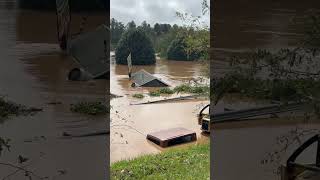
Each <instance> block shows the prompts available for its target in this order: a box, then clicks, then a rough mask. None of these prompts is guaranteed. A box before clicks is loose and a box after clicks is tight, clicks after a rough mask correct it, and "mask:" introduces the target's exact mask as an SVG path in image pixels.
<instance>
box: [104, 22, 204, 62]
mask: <svg viewBox="0 0 320 180" xmlns="http://www.w3.org/2000/svg"><path fill="white" fill-rule="evenodd" d="M132 30H138V31H141V32H143V33H144V34H145V35H146V36H147V37H148V39H149V40H150V41H151V43H152V46H153V48H154V50H155V52H156V53H158V55H159V56H160V57H162V58H168V59H171V60H195V59H200V58H201V57H204V56H202V54H203V52H200V51H198V52H195V51H194V52H190V53H188V52H187V49H188V48H187V47H186V46H187V44H188V43H187V42H186V41H187V36H189V34H188V33H186V32H192V33H193V34H196V33H199V31H203V32H204V33H206V34H207V35H208V39H209V31H207V30H197V29H193V30H192V31H190V29H189V28H188V27H185V26H179V25H177V24H173V25H171V24H166V23H163V24H162V23H155V24H154V25H151V24H150V23H148V22H147V21H143V22H142V23H141V24H140V25H137V24H136V22H134V21H130V22H128V23H127V24H124V23H123V22H120V21H118V20H116V19H115V18H112V19H111V20H110V33H111V39H110V41H111V49H112V50H115V49H116V47H117V46H118V43H119V42H120V40H121V38H122V36H123V35H124V34H125V32H127V31H132ZM137 41H138V40H137Z"/></svg>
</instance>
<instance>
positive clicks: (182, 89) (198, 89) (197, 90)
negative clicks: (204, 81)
mask: <svg viewBox="0 0 320 180" xmlns="http://www.w3.org/2000/svg"><path fill="white" fill-rule="evenodd" d="M173 91H174V92H176V93H191V94H209V92H210V87H209V86H205V85H196V86H191V85H189V84H182V85H179V86H176V87H175V88H174V89H173Z"/></svg>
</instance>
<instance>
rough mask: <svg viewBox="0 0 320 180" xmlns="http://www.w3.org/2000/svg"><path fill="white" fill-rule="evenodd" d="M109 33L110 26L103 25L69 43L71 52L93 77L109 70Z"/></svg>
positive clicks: (97, 76)
mask: <svg viewBox="0 0 320 180" xmlns="http://www.w3.org/2000/svg"><path fill="white" fill-rule="evenodd" d="M108 35H109V32H108V27H107V26H106V25H101V26H99V27H98V28H97V29H95V30H94V31H92V32H86V33H83V34H81V35H79V36H76V37H75V38H74V39H71V40H70V43H69V44H68V52H69V54H70V55H71V56H73V58H74V59H75V61H76V62H77V63H78V64H79V65H80V66H81V67H82V68H83V69H84V70H85V71H87V72H88V73H89V74H90V75H92V77H93V78H99V77H100V76H103V75H105V74H106V73H108V72H109V56H108V55H107V54H108V52H109V47H108V46H109V40H108V39H109V38H108Z"/></svg>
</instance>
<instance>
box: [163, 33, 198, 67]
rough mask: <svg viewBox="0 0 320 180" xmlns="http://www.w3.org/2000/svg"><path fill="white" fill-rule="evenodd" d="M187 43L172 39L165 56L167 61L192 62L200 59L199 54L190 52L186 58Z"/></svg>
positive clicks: (180, 39) (182, 39)
mask: <svg viewBox="0 0 320 180" xmlns="http://www.w3.org/2000/svg"><path fill="white" fill-rule="evenodd" d="M186 49H187V43H186V42H185V38H183V37H177V38H176V39H174V40H173V41H172V42H171V43H170V45H169V47H168V50H167V56H168V59H169V60H177V61H193V60H197V59H199V58H200V56H201V53H200V52H195V51H194V52H191V53H190V54H189V56H188V53H187V50H186Z"/></svg>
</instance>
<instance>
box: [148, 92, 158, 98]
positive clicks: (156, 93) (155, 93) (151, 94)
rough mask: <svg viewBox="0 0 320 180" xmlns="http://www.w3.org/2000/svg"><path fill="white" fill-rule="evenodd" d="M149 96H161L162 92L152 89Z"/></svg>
mask: <svg viewBox="0 0 320 180" xmlns="http://www.w3.org/2000/svg"><path fill="white" fill-rule="evenodd" d="M149 96H151V97H159V96H161V94H160V92H159V91H150V92H149Z"/></svg>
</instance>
